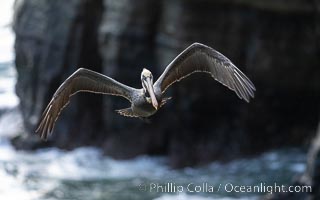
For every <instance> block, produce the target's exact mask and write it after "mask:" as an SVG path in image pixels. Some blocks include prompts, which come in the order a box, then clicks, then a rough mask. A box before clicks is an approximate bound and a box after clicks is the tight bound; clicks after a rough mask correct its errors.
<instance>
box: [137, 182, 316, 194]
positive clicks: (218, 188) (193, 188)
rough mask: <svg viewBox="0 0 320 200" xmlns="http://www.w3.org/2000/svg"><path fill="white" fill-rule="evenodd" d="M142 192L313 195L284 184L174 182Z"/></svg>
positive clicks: (153, 185)
mask: <svg viewBox="0 0 320 200" xmlns="http://www.w3.org/2000/svg"><path fill="white" fill-rule="evenodd" d="M138 188H139V190H140V191H144V192H151V193H182V192H188V193H218V192H227V193H269V194H273V193H295V192H296V193H299V192H306V193H311V192H312V187H311V186H308V185H283V184H278V183H274V184H266V183H263V182H262V183H259V184H256V185H239V184H233V183H224V184H216V185H214V184H210V183H208V182H204V183H192V182H191V183H188V184H177V183H174V182H167V183H148V184H140V185H139V186H138Z"/></svg>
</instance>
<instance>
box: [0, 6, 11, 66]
mask: <svg viewBox="0 0 320 200" xmlns="http://www.w3.org/2000/svg"><path fill="white" fill-rule="evenodd" d="M13 3H14V0H5V1H1V4H0V38H1V40H0V61H1V62H4V61H12V60H13V55H14V53H13V43H14V34H13V32H12V30H11V23H12V18H13Z"/></svg>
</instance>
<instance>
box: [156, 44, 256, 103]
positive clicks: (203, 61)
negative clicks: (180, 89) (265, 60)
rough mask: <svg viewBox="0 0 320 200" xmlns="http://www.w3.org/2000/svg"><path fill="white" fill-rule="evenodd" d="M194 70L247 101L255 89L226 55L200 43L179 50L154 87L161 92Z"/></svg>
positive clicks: (252, 95)
mask: <svg viewBox="0 0 320 200" xmlns="http://www.w3.org/2000/svg"><path fill="white" fill-rule="evenodd" d="M195 72H206V73H209V74H211V76H212V77H213V78H214V79H215V80H217V81H219V82H220V83H222V84H223V85H225V86H227V87H228V88H229V89H231V90H233V91H235V93H236V94H237V95H238V97H239V98H240V99H244V100H245V101H247V102H249V100H250V97H252V98H253V97H254V91H255V90H256V89H255V87H254V85H253V83H252V82H251V81H250V80H249V78H248V77H247V76H246V75H245V74H244V73H242V72H241V71H240V70H239V69H238V68H237V67H236V66H235V65H234V64H233V63H232V62H231V61H230V60H229V59H228V58H227V57H225V56H224V55H222V54H221V53H219V52H218V51H216V50H214V49H212V48H211V47H208V46H206V45H203V44H200V43H194V44H192V45H191V46H189V47H188V48H186V49H185V50H184V51H183V52H181V53H180V54H179V55H178V56H177V57H176V58H175V59H174V60H173V61H172V62H171V63H170V64H169V65H168V66H167V68H166V69H165V71H164V72H163V73H162V75H161V76H160V77H159V79H158V80H157V81H156V82H155V84H154V86H155V88H160V89H161V91H162V93H164V92H165V91H166V89H167V88H168V87H169V86H170V85H172V84H173V83H175V82H177V81H180V80H181V79H183V78H185V77H187V76H189V75H190V74H192V73H195Z"/></svg>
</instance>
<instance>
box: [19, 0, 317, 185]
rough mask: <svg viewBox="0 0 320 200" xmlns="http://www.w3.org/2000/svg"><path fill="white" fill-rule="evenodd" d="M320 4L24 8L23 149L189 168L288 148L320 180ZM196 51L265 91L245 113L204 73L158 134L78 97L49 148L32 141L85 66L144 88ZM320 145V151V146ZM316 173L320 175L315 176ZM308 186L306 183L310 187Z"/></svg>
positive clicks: (235, 0)
mask: <svg viewBox="0 0 320 200" xmlns="http://www.w3.org/2000/svg"><path fill="white" fill-rule="evenodd" d="M319 10H320V2H319V1H316V0H290V1H289V0H269V1H263V0H224V1H222V0H215V1H213V0H162V1H159V0H134V1H130V0H105V1H102V0H69V1H64V0H55V1H52V0H30V1H24V2H23V3H22V4H19V5H18V6H16V12H15V22H14V31H15V33H16V43H15V53H16V67H17V71H18V82H17V86H16V91H17V94H18V96H19V97H20V102H21V104H20V109H21V111H22V114H23V118H24V124H25V127H26V132H27V134H25V135H23V136H20V137H18V138H15V139H14V140H13V143H14V144H15V146H16V147H17V148H23V149H35V148H38V147H42V146H57V147H60V148H64V149H72V148H75V147H79V146H84V145H95V146H99V147H101V148H102V149H103V150H104V152H105V153H106V154H108V155H111V156H113V157H115V158H120V159H126V158H132V157H134V156H137V155H141V154H149V155H167V156H168V157H169V161H170V165H171V166H173V167H184V166H190V165H191V166H193V165H201V164H205V163H208V162H210V161H213V160H222V161H228V160H231V159H234V158H239V157H247V156H252V155H256V154H259V153H261V152H264V151H266V150H270V149H275V148H284V147H292V146H294V147H299V148H305V149H307V148H308V146H309V145H310V144H312V142H313V143H314V145H313V148H312V150H311V151H310V153H309V154H310V155H309V156H310V159H309V167H308V172H306V175H305V177H304V178H302V179H303V180H304V181H309V182H312V183H314V184H315V182H314V181H312V177H314V176H317V175H315V174H314V173H316V170H314V169H317V167H318V166H315V167H314V165H315V163H316V161H315V160H314V159H315V158H316V157H317V155H318V154H317V153H318V146H317V144H318V143H317V142H316V140H315V139H313V138H314V137H315V135H316V129H317V124H318V121H319V110H320V109H319V105H320V104H319V103H320V92H319V91H320V68H319V64H320V62H319V55H320V54H319V50H320V42H319V41H320V40H319V39H320V23H319V21H320V20H319V19H320V12H319ZM193 42H201V43H204V44H206V45H209V46H211V47H213V48H215V49H217V50H218V51H220V52H221V53H223V54H224V55H226V56H227V57H229V58H230V59H231V60H232V61H233V62H234V63H235V64H236V65H237V66H238V67H239V68H240V69H241V70H242V71H243V72H245V73H246V74H247V75H248V77H249V78H250V79H251V80H252V81H253V83H254V84H255V86H256V88H257V92H256V97H255V99H253V100H252V102H251V103H249V104H247V103H245V102H244V101H241V100H240V99H238V98H237V97H236V95H235V94H234V93H233V92H232V91H229V90H228V89H227V88H226V87H224V86H222V85H221V84H219V83H217V82H216V81H214V80H213V79H211V78H209V76H207V75H205V74H196V75H193V76H191V77H190V78H188V79H186V80H184V81H182V82H180V83H179V84H175V85H174V86H172V87H171V88H170V90H169V92H168V95H169V96H172V97H173V98H172V100H170V102H169V103H168V104H167V105H166V106H165V107H163V108H162V109H161V110H160V111H159V112H158V113H157V114H156V115H155V116H153V117H152V118H151V122H152V123H150V124H147V123H144V122H142V121H140V120H137V119H131V118H125V117H122V116H119V115H118V114H116V113H115V112H114V110H115V109H121V108H125V107H128V105H129V104H128V102H126V100H123V99H121V98H117V97H110V96H101V95H94V94H79V95H76V96H74V97H73V98H72V101H71V103H70V104H69V106H68V107H67V108H66V109H65V110H64V111H63V113H62V115H61V116H60V118H59V120H58V122H57V124H56V127H55V129H54V134H53V136H52V137H51V139H50V140H49V141H48V142H46V143H43V142H40V140H39V139H38V137H37V136H35V135H34V130H35V128H36V126H37V123H38V119H39V117H40V115H41V112H42V111H43V109H44V108H45V106H46V105H47V103H48V102H49V100H50V99H51V97H52V95H53V93H54V92H55V90H56V89H57V88H58V87H59V85H60V84H61V83H62V82H63V81H64V80H65V79H66V78H67V77H68V76H69V75H70V74H71V73H73V72H74V71H75V70H76V69H77V68H79V67H85V68H89V69H92V70H95V71H98V72H101V73H104V74H106V75H109V76H111V77H113V78H115V79H117V80H118V81H120V82H122V83H125V84H128V85H131V86H134V87H139V88H140V87H141V82H140V73H141V70H142V68H143V67H146V68H148V69H149V70H151V71H152V72H153V74H154V76H155V77H158V76H159V75H160V74H161V72H162V71H163V69H164V68H165V67H166V65H167V64H168V63H169V62H170V61H171V60H172V59H173V58H174V57H175V56H176V55H177V54H178V53H179V52H180V51H182V50H183V49H184V48H186V47H187V46H189V45H190V44H192V43H193ZM318 145H320V144H318ZM311 166H313V167H311ZM306 177H307V178H306Z"/></svg>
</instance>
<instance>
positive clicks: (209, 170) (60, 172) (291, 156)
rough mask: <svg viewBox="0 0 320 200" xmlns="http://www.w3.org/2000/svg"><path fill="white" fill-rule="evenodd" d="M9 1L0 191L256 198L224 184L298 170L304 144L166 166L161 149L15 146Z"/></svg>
mask: <svg viewBox="0 0 320 200" xmlns="http://www.w3.org/2000/svg"><path fill="white" fill-rule="evenodd" d="M12 4H13V0H6V1H2V2H1V4H0V15H1V17H0V37H1V38H2V39H1V40H0V199H6V200H105V199H113V200H130V199H136V200H143V199H148V200H149V199H155V200H209V199H225V200H227V199H258V198H259V197H261V196H262V195H264V194H265V193H266V192H265V191H264V192H235V191H229V190H230V187H231V185H232V186H259V185H261V184H262V185H265V186H268V185H273V184H274V183H277V184H285V185H288V184H290V183H291V181H292V177H294V176H297V175H299V174H301V173H302V172H303V171H304V170H305V167H306V166H305V163H306V152H304V151H301V150H299V149H279V150H276V151H272V152H267V153H265V154H262V155H260V156H258V157H255V158H250V159H239V160H235V161H232V162H229V163H221V162H212V163H211V164H208V165H206V166H201V167H195V168H184V169H171V168H170V167H169V165H168V158H166V157H151V156H140V157H137V158H135V159H131V160H114V159H112V158H110V157H108V156H104V155H103V153H102V152H101V151H100V150H99V149H97V148H94V147H83V148H78V149H75V150H73V151H63V150H60V149H56V148H48V149H41V150H38V151H34V152H27V151H18V150H15V149H14V148H13V146H12V145H11V144H10V142H9V138H10V137H12V136H14V135H15V134H17V133H18V132H20V131H21V130H22V129H23V125H22V124H23V123H22V117H21V113H19V111H18V109H17V106H18V104H19V99H18V98H17V96H16V95H15V92H14V87H15V82H16V71H15V68H14V64H13V58H14V54H13V41H14V35H13V33H12V31H11V29H10V23H11V15H12V9H11V8H12ZM188 186H190V187H188ZM226 186H228V187H229V188H226ZM228 189H229V190H228Z"/></svg>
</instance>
